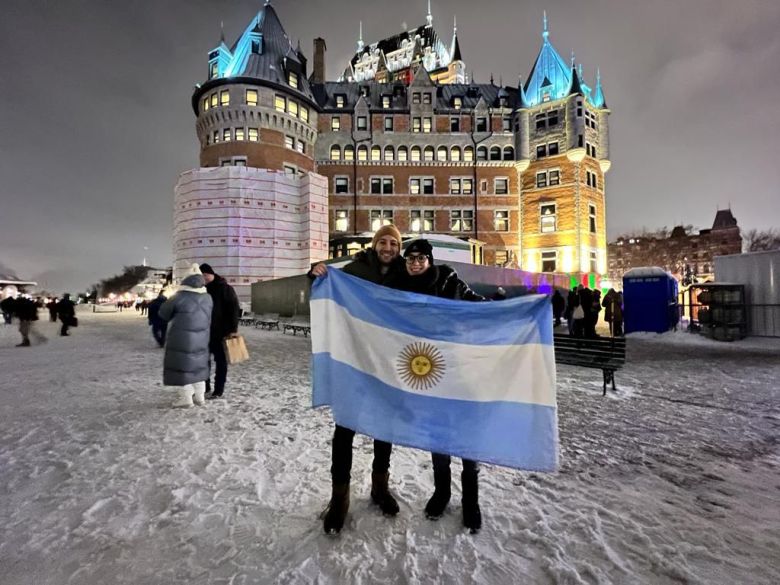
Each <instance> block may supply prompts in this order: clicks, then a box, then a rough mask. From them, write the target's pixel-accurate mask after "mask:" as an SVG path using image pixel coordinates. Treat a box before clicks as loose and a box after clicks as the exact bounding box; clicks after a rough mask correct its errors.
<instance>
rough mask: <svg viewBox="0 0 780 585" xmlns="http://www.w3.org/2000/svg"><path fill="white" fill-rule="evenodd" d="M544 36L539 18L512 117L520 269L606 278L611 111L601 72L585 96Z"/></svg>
mask: <svg viewBox="0 0 780 585" xmlns="http://www.w3.org/2000/svg"><path fill="white" fill-rule="evenodd" d="M549 35H550V33H549V30H548V28H547V16H546V14H545V17H544V27H543V32H542V47H541V49H540V51H539V55H538V56H537V58H536V62H535V63H534V66H533V68H532V70H531V74H530V75H529V77H528V80H527V82H526V83H525V85H524V86H523V85H521V86H520V88H519V93H520V101H521V105H520V107H519V108H518V110H517V111H516V113H515V130H516V132H515V140H516V149H517V152H518V155H519V156H518V159H519V161H518V165H517V169H518V171H519V172H520V173H521V181H522V197H521V201H520V207H521V209H520V214H521V218H522V219H521V226H520V231H521V237H520V246H521V249H520V258H521V267H522V268H523V269H525V270H530V271H535V272H538V271H542V272H553V271H554V272H567V273H571V274H572V275H573V276H575V277H576V278H578V279H581V278H583V277H584V275H586V274H590V275H598V276H600V275H605V274H606V272H607V257H606V252H607V237H606V191H605V181H604V176H605V174H606V172H607V171H608V170H609V167H610V160H609V127H608V116H609V113H610V112H609V110H608V109H607V106H606V103H605V100H604V92H603V88H602V85H601V75H600V73H599V74H597V78H596V88H595V90H591V88H590V87H589V86H587V85H586V84H585V82H584V81H583V79H582V66H581V65H580V66H579V71H578V68H577V67H576V66H575V64H574V59H573V57H572V63H571V64H567V63H566V62H565V61H564V60H563V59H562V58H561V56H560V55H559V54H558V52H557V51H556V50H555V48H554V47H553V46H552V44H551V43H550V40H549ZM590 284H591V285H593V284H594V283H593V282H590Z"/></svg>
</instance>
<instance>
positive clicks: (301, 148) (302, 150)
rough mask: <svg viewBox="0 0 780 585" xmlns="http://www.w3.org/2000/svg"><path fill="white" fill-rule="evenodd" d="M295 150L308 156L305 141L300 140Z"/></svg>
mask: <svg viewBox="0 0 780 585" xmlns="http://www.w3.org/2000/svg"><path fill="white" fill-rule="evenodd" d="M295 150H297V151H298V152H300V153H301V154H306V144H305V143H304V142H303V140H298V141H297V142H296V143H295Z"/></svg>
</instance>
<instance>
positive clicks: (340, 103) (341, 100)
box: [336, 95, 347, 108]
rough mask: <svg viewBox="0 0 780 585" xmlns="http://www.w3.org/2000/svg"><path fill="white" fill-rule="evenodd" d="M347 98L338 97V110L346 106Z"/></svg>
mask: <svg viewBox="0 0 780 585" xmlns="http://www.w3.org/2000/svg"><path fill="white" fill-rule="evenodd" d="M346 101H347V100H346V98H345V96H343V95H337V96H336V107H337V108H343V107H344V105H345V104H346Z"/></svg>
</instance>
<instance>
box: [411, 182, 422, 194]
mask: <svg viewBox="0 0 780 585" xmlns="http://www.w3.org/2000/svg"><path fill="white" fill-rule="evenodd" d="M420 184H421V181H420V179H410V180H409V193H411V194H412V195H419V194H420Z"/></svg>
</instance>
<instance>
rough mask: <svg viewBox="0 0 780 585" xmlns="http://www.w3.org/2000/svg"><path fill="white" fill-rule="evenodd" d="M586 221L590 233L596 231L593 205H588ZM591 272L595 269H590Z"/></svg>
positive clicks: (594, 207)
mask: <svg viewBox="0 0 780 585" xmlns="http://www.w3.org/2000/svg"><path fill="white" fill-rule="evenodd" d="M588 220H589V221H588V223H589V227H590V233H592V234H595V233H596V206H595V205H588ZM591 272H595V270H591Z"/></svg>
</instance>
